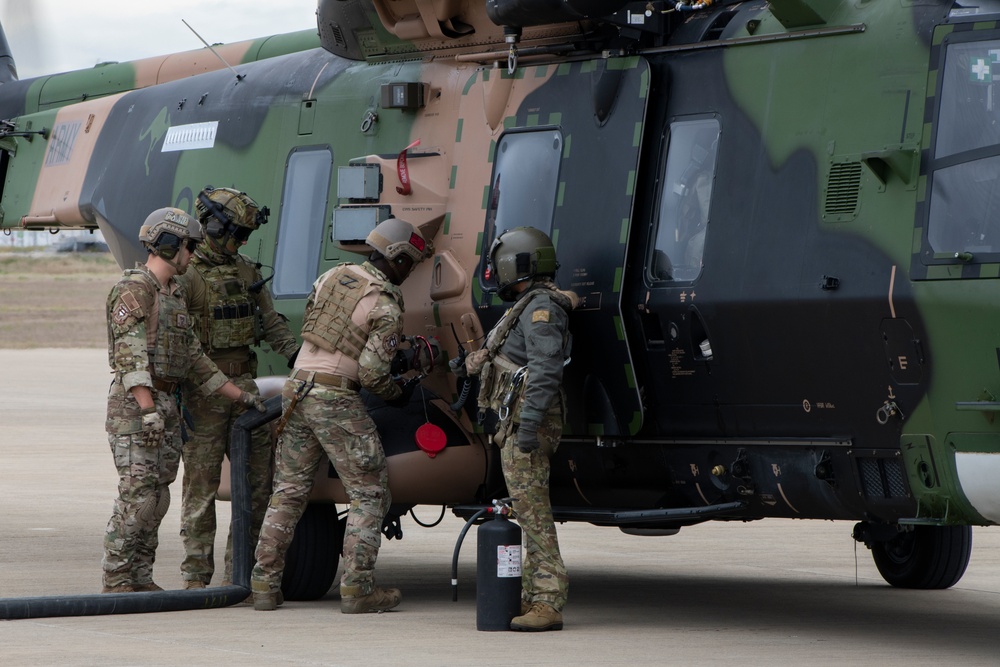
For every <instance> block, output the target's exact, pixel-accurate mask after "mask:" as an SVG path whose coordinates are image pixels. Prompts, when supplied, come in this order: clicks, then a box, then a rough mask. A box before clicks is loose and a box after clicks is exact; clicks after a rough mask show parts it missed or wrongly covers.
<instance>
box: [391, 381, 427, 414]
mask: <svg viewBox="0 0 1000 667" xmlns="http://www.w3.org/2000/svg"><path fill="white" fill-rule="evenodd" d="M418 384H420V377H419V376H414V377H411V378H410V379H409V380H407V381H406V382H404V383H403V384H401V385H399V389H400V391H401V393H400V394H399V396H397V397H396V398H394V399H392V400H391V401H386V402H385V404H386V405H388V406H389V407H392V408H402V407H405V406H406V405H407V404H408V403H409V402H410V397H411V396H413V390H414V389H416V388H417V385H418Z"/></svg>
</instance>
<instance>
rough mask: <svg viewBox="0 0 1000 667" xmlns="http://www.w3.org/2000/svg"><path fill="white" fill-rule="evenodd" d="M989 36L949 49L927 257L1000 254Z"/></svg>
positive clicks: (995, 87)
mask: <svg viewBox="0 0 1000 667" xmlns="http://www.w3.org/2000/svg"><path fill="white" fill-rule="evenodd" d="M992 36H993V37H994V39H989V40H986V41H982V40H980V41H962V39H963V38H957V39H955V41H954V42H951V43H948V44H947V46H946V51H945V59H944V66H943V68H942V69H941V70H940V73H939V77H940V79H941V89H940V95H939V96H938V97H939V100H940V102H939V104H940V107H939V109H938V117H937V122H936V124H935V128H936V130H935V131H936V135H935V140H934V149H933V150H934V155H933V159H932V161H931V165H930V169H929V181H930V191H929V195H928V199H929V206H928V219H927V238H926V242H927V244H928V245H929V246H930V248H929V250H930V253H926V256H925V260H926V259H931V260H932V261H933V259H938V260H945V261H955V258H957V257H964V258H966V259H965V260H963V261H967V260H969V259H970V258H976V259H977V260H980V259H981V258H982V256H983V255H991V254H992V255H995V254H996V253H1000V37H998V36H997V35H996V33H994V34H993V35H992ZM992 261H996V257H993V258H992Z"/></svg>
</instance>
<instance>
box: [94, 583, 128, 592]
mask: <svg viewBox="0 0 1000 667" xmlns="http://www.w3.org/2000/svg"><path fill="white" fill-rule="evenodd" d="M135 591H136V589H135V588H134V587H133V586H132V584H118V585H117V586H105V587H104V588H102V589H101V592H102V593H135Z"/></svg>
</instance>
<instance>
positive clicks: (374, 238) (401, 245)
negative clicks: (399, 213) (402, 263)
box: [365, 218, 427, 264]
mask: <svg viewBox="0 0 1000 667" xmlns="http://www.w3.org/2000/svg"><path fill="white" fill-rule="evenodd" d="M365 243H366V244H368V246H369V247H371V248H373V249H374V250H377V251H378V252H379V253H381V254H382V256H383V257H385V258H386V259H387V260H389V261H390V262H393V261H395V260H396V259H398V258H399V257H401V256H406V257H409V258H410V259H412V260H413V263H414V264H416V263H418V262H420V261H421V260H423V259H424V253H425V251H426V250H427V242H426V241H425V240H424V237H423V236H421V235H420V232H418V231H417V230H416V229H415V228H414V227H413V225H411V224H410V223H408V222H406V221H405V220H400V219H399V218H386V219H385V220H383V221H382V222H380V223H378V224H377V225H375V229H373V230H372V231H371V232H370V233H369V234H368V238H366V239H365Z"/></svg>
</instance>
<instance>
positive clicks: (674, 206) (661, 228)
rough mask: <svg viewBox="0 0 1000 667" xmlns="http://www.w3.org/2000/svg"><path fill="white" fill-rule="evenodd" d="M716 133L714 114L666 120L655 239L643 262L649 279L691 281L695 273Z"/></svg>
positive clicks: (701, 245)
mask: <svg viewBox="0 0 1000 667" xmlns="http://www.w3.org/2000/svg"><path fill="white" fill-rule="evenodd" d="M719 132H720V128H719V121H718V120H716V119H714V118H701V119H697V120H683V121H676V122H673V123H671V124H670V130H669V133H668V135H667V141H668V143H667V152H666V164H665V165H664V169H663V178H662V181H661V182H662V184H663V186H662V190H661V191H660V193H659V207H658V210H657V217H656V221H655V223H656V224H655V228H656V231H655V233H656V238H655V241H654V243H653V245H652V252H651V255H650V256H649V257H648V258H647V264H646V266H647V278H648V279H649V280H650V281H651V282H653V283H658V282H668V281H691V280H694V279H695V278H697V277H698V274H700V273H701V265H702V255H703V254H704V250H705V234H706V232H707V231H708V223H709V220H710V217H711V216H710V204H711V202H712V187H713V184H714V182H715V159H716V155H717V154H718V150H719Z"/></svg>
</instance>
